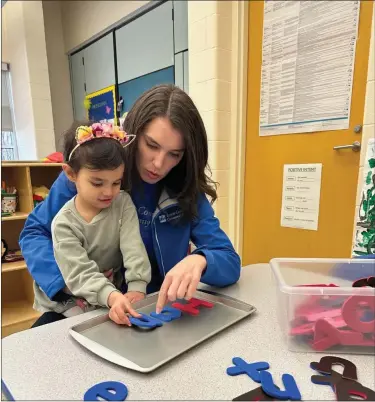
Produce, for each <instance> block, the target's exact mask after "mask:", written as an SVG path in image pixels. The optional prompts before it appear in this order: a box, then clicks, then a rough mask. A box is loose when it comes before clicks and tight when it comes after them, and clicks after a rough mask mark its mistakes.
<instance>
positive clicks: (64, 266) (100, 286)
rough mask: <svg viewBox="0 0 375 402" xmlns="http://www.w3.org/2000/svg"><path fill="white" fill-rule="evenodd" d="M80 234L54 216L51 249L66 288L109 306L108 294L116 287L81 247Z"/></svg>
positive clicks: (91, 300) (91, 302)
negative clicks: (55, 219)
mask: <svg viewBox="0 0 375 402" xmlns="http://www.w3.org/2000/svg"><path fill="white" fill-rule="evenodd" d="M82 237H83V235H82V234H81V233H80V231H79V230H78V229H77V228H76V227H74V226H73V225H71V224H69V222H68V221H64V220H57V221H56V222H54V224H53V231H52V238H53V249H54V254H55V259H56V262H57V265H58V266H59V268H60V271H61V274H62V276H63V278H64V280H65V283H66V286H67V288H68V289H69V290H70V292H71V293H72V294H73V295H74V296H76V297H81V298H83V299H85V300H87V302H88V303H90V304H91V305H93V306H102V307H108V308H109V306H108V304H107V300H108V296H109V295H110V294H111V293H112V292H113V291H118V290H117V289H116V288H115V286H114V285H113V283H112V282H110V281H109V280H108V279H107V278H106V277H105V276H104V274H102V273H101V272H100V271H99V267H98V265H97V264H96V262H95V261H93V260H91V259H90V258H89V257H88V255H87V252H86V250H85V249H84V248H83V247H82V240H81V239H82Z"/></svg>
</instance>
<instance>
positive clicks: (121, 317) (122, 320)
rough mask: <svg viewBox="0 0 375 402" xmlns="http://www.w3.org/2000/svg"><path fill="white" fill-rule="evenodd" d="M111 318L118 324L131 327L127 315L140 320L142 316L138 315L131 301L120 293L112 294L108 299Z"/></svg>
mask: <svg viewBox="0 0 375 402" xmlns="http://www.w3.org/2000/svg"><path fill="white" fill-rule="evenodd" d="M108 306H109V307H110V310H109V318H110V319H111V320H112V321H114V322H115V323H116V324H125V325H128V326H129V327H130V326H131V323H130V321H129V317H128V315H127V313H129V314H130V315H132V316H133V317H137V318H140V317H141V315H140V314H138V313H137V312H136V311H135V310H134V309H133V308H132V305H131V302H130V300H129V299H128V298H127V297H126V296H125V295H123V294H122V293H120V292H116V291H114V292H112V293H111V294H110V295H109V297H108Z"/></svg>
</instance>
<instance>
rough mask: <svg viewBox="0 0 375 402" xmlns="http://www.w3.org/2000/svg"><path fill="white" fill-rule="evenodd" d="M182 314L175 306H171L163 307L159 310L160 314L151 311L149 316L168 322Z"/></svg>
mask: <svg viewBox="0 0 375 402" xmlns="http://www.w3.org/2000/svg"><path fill="white" fill-rule="evenodd" d="M181 315H182V313H181V311H180V310H178V309H177V308H173V307H168V306H166V307H164V308H163V310H162V311H161V312H160V314H157V313H155V312H152V313H151V314H150V316H151V317H154V318H157V319H158V320H161V321H164V322H169V321H173V320H177V319H178V318H180V317H181Z"/></svg>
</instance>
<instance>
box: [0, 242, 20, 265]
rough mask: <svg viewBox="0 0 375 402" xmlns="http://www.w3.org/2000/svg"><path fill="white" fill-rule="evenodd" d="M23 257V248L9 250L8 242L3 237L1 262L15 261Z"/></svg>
mask: <svg viewBox="0 0 375 402" xmlns="http://www.w3.org/2000/svg"><path fill="white" fill-rule="evenodd" d="M23 259H24V258H23V256H22V254H21V250H9V247H8V244H7V242H6V241H5V240H4V239H1V262H15V261H22V260H23Z"/></svg>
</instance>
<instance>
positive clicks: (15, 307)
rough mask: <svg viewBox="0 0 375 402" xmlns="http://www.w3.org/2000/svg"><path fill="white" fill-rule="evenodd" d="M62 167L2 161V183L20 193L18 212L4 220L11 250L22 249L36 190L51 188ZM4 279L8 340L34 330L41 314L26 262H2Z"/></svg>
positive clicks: (4, 234)
mask: <svg viewBox="0 0 375 402" xmlns="http://www.w3.org/2000/svg"><path fill="white" fill-rule="evenodd" d="M61 167H62V164H60V163H39V162H25V161H23V162H2V166H1V173H2V180H5V181H6V183H7V185H8V186H14V187H16V188H17V192H18V206H17V212H16V213H15V214H14V215H12V216H6V217H2V218H1V229H2V230H1V237H2V238H3V239H5V241H6V242H7V244H8V247H9V249H10V250H13V249H19V248H20V247H19V244H18V240H19V236H20V233H21V231H22V229H23V227H24V224H25V221H26V219H27V217H28V215H29V213H30V212H31V211H32V210H33V208H34V203H33V191H32V187H33V186H41V185H44V186H46V187H48V188H51V185H52V184H53V182H54V181H55V180H56V178H57V176H58V175H59V174H60V172H61ZM1 279H2V280H1V302H2V323H1V336H2V337H5V336H7V335H10V334H13V333H15V332H19V331H23V330H25V329H28V328H30V327H31V325H32V324H33V323H34V322H35V320H36V319H37V318H38V317H39V315H40V314H39V312H37V311H35V310H34V309H33V302H34V291H33V280H32V278H31V276H30V274H29V272H28V270H27V266H26V262H25V261H24V260H22V261H15V262H8V263H2V264H1Z"/></svg>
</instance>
